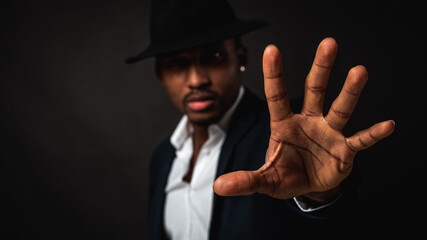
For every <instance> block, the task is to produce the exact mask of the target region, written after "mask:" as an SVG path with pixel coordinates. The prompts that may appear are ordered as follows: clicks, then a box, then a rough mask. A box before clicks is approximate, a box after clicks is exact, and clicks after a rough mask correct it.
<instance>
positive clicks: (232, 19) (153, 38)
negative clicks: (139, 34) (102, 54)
mask: <svg viewBox="0 0 427 240" xmlns="http://www.w3.org/2000/svg"><path fill="white" fill-rule="evenodd" d="M267 25H268V24H267V23H266V22H264V21H261V20H243V19H239V18H237V17H236V15H235V14H234V11H233V9H232V8H231V6H230V5H229V3H228V2H227V1H226V0H152V1H151V12H150V45H149V46H148V47H147V48H146V49H145V50H144V51H142V52H140V53H139V54H137V55H135V56H132V57H129V58H128V59H126V63H128V64H130V63H135V62H138V61H140V60H142V59H145V58H147V57H153V56H158V55H163V54H167V53H171V52H175V51H179V50H184V49H188V48H191V47H196V46H200V45H203V44H207V43H213V42H217V41H221V40H224V39H228V38H231V37H235V36H240V35H242V34H245V33H248V32H251V31H253V30H256V29H259V28H262V27H265V26H267Z"/></svg>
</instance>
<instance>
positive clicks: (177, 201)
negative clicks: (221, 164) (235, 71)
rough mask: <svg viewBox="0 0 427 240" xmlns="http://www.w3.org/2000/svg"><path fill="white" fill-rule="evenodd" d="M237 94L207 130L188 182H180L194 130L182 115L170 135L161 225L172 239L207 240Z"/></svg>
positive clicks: (241, 95)
mask: <svg viewBox="0 0 427 240" xmlns="http://www.w3.org/2000/svg"><path fill="white" fill-rule="evenodd" d="M243 94H244V88H243V87H240V90H239V94H238V96H237V98H236V100H235V101H234V103H233V105H232V106H231V108H230V109H229V110H228V111H227V112H226V113H225V114H224V116H223V117H222V119H221V120H220V121H219V122H218V123H217V124H212V125H211V126H209V128H208V140H207V141H206V142H205V143H204V144H203V146H202V148H201V149H200V152H199V156H198V157H197V161H196V164H195V166H194V170H193V175H192V179H191V182H186V181H184V180H183V178H184V176H185V174H187V172H188V167H189V166H190V161H191V157H192V155H193V139H192V137H191V136H192V133H193V128H192V126H191V124H190V122H189V120H188V117H187V116H186V115H184V116H183V117H182V118H181V121H180V122H179V124H178V126H177V127H176V129H175V131H174V132H173V134H172V136H171V139H170V141H171V143H172V146H174V148H175V156H176V157H175V159H174V161H173V164H172V168H171V171H170V173H169V177H168V182H167V184H166V189H165V192H166V200H165V211H164V214H165V215H164V224H165V229H166V234H167V235H168V237H170V238H171V239H174V240H175V239H176V240H181V239H194V240H199V239H200V240H203V239H208V234H209V226H210V220H211V213H212V204H213V196H214V193H213V188H212V186H213V183H214V181H215V175H216V169H217V165H218V160H219V155H220V153H221V148H222V144H223V143H224V140H225V135H226V131H227V128H228V125H229V123H230V120H231V116H232V114H233V113H234V111H235V109H236V107H237V105H239V102H240V100H241V99H242V97H243Z"/></svg>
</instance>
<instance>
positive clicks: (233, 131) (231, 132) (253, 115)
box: [209, 88, 262, 239]
mask: <svg viewBox="0 0 427 240" xmlns="http://www.w3.org/2000/svg"><path fill="white" fill-rule="evenodd" d="M261 104H262V101H261V100H260V99H259V98H258V97H257V96H255V94H253V93H252V92H251V91H250V90H249V89H248V88H245V95H244V96H243V99H242V101H241V102H240V104H239V106H238V107H237V109H236V111H235V112H234V115H233V119H232V121H231V124H230V126H229V129H228V131H227V137H226V139H225V141H224V144H223V146H222V149H221V154H220V157H219V162H218V168H217V173H216V178H218V177H219V176H221V175H222V174H224V173H226V172H227V171H229V170H228V168H229V167H228V166H229V164H230V161H231V157H232V154H233V152H234V150H235V148H236V146H237V144H238V142H239V141H240V140H241V139H242V137H244V135H245V134H246V133H247V132H248V131H249V130H250V129H251V127H252V126H253V125H254V124H255V123H256V122H257V119H258V116H259V112H260V106H261ZM221 209H222V201H221V197H220V196H218V195H216V194H214V200H213V208H212V218H211V225H210V232H209V238H210V239H217V238H218V236H217V233H218V227H219V225H220V224H219V223H220V218H221V216H220V213H221Z"/></svg>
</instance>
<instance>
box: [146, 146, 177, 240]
mask: <svg viewBox="0 0 427 240" xmlns="http://www.w3.org/2000/svg"><path fill="white" fill-rule="evenodd" d="M157 152H158V153H159V156H158V157H155V158H154V159H153V160H154V161H158V162H155V163H154V162H152V164H156V165H157V166H156V167H155V169H156V170H154V169H153V170H150V174H153V175H154V176H152V178H151V179H156V180H155V181H153V182H152V183H151V184H154V185H155V187H154V189H156V191H155V192H154V193H153V195H152V197H151V198H150V203H149V206H150V209H149V216H150V218H149V221H150V226H151V229H149V230H148V231H149V239H165V238H166V237H165V236H166V234H165V230H164V227H163V222H164V219H163V216H164V205H165V196H166V194H165V191H164V189H165V188H166V183H167V180H168V176H169V172H170V169H171V167H172V162H173V159H175V149H174V147H173V146H172V145H171V144H170V141H169V138H168V139H167V141H165V142H164V143H163V144H162V146H161V147H160V148H159V151H157Z"/></svg>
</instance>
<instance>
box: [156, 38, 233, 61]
mask: <svg viewBox="0 0 427 240" xmlns="http://www.w3.org/2000/svg"><path fill="white" fill-rule="evenodd" d="M234 45H235V40H234V38H230V39H226V40H223V41H220V42H214V43H209V44H205V45H201V46H197V47H194V48H189V49H185V50H181V51H178V52H173V53H169V54H165V55H162V56H158V57H156V58H157V60H161V59H167V58H170V57H174V56H181V57H185V56H194V55H198V54H200V53H203V52H205V51H210V50H223V51H231V50H232V49H233V47H234Z"/></svg>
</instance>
